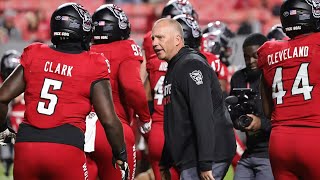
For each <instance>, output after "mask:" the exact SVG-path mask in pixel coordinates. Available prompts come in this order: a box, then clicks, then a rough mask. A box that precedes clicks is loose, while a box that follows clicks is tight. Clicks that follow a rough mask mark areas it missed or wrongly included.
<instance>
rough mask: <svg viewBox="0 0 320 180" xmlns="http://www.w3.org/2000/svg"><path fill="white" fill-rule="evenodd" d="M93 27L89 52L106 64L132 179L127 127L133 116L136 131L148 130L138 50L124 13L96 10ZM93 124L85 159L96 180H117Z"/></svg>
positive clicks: (132, 156) (132, 152)
mask: <svg viewBox="0 0 320 180" xmlns="http://www.w3.org/2000/svg"><path fill="white" fill-rule="evenodd" d="M92 20H93V24H94V27H95V28H94V31H93V40H92V41H93V45H92V47H91V51H93V52H98V53H103V54H104V55H105V57H107V59H108V60H109V62H110V67H111V74H110V80H111V81H110V82H111V86H112V96H113V103H114V105H115V110H116V113H117V115H118V116H119V118H120V121H121V123H122V126H123V129H124V135H125V142H126V148H127V152H128V164H129V167H130V170H131V171H130V174H129V179H130V180H133V179H134V177H135V167H136V159H135V158H136V152H135V135H134V132H133V129H132V127H131V124H132V120H133V118H134V113H136V114H137V115H138V116H139V120H140V121H139V129H140V131H141V133H143V134H146V133H148V132H149V131H150V128H151V123H152V121H151V118H150V114H149V109H148V102H147V98H146V93H145V90H144V88H143V83H142V80H141V77H140V66H141V63H142V61H143V57H142V51H141V48H140V47H139V46H138V45H137V44H136V43H135V42H134V41H133V40H131V39H129V37H130V32H131V28H130V23H129V19H128V17H127V15H126V14H125V12H124V11H123V10H122V9H121V8H120V7H118V6H116V5H114V4H105V5H102V6H100V7H99V8H98V9H97V10H96V11H95V12H94V14H93V15H92ZM107 145H108V140H107V139H106V137H105V135H104V134H103V131H102V128H101V125H100V123H99V122H98V123H97V129H96V139H95V148H94V151H93V152H92V153H90V155H89V157H90V158H91V159H92V160H94V161H95V162H96V164H97V167H98V176H99V179H100V180H107V179H120V178H121V174H120V173H119V171H117V170H116V169H114V167H113V166H112V163H111V162H112V149H111V148H110V147H108V146H107Z"/></svg>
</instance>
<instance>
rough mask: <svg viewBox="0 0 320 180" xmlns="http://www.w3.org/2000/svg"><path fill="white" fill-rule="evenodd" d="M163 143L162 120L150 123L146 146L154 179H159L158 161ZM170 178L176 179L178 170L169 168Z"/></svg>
mask: <svg viewBox="0 0 320 180" xmlns="http://www.w3.org/2000/svg"><path fill="white" fill-rule="evenodd" d="M163 145H164V132H163V122H154V123H152V127H151V131H150V132H149V138H148V148H149V158H150V161H151V166H152V170H153V173H154V177H155V180H161V175H160V169H159V161H160V159H161V155H162V149H163ZM170 172H171V179H172V180H178V179H179V175H178V172H177V171H176V170H175V169H174V168H171V169H170Z"/></svg>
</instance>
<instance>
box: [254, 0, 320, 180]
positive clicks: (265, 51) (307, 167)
mask: <svg viewBox="0 0 320 180" xmlns="http://www.w3.org/2000/svg"><path fill="white" fill-rule="evenodd" d="M318 6H319V2H318V1H311V0H287V1H285V2H283V4H282V5H281V7H280V20H281V24H282V29H283V31H284V32H285V33H286V35H287V36H288V37H289V38H290V40H288V41H268V42H266V43H265V44H264V45H263V46H262V47H261V48H260V49H259V50H258V66H259V68H260V69H261V70H262V71H263V76H262V78H261V88H260V91H261V96H262V100H263V105H264V113H265V115H266V116H267V117H269V118H271V123H272V131H271V136H270V142H269V144H270V147H269V155H270V162H271V166H272V171H273V174H274V178H275V179H280V180H289V179H290V180H298V179H319V177H320V171H318V170H317V167H319V166H320V161H318V159H320V154H319V151H320V144H319V143H317V142H318V136H319V135H320V111H319V110H318V109H317V108H316V107H318V106H319V103H320V96H319V91H320V89H319V88H320V86H319V84H320V79H319V69H320V62H319V56H320V53H319V52H320V46H319V42H318V41H319V38H320V33H317V31H319V19H318V18H319V17H320V16H319V15H320V13H319V11H318V10H317V7H318Z"/></svg>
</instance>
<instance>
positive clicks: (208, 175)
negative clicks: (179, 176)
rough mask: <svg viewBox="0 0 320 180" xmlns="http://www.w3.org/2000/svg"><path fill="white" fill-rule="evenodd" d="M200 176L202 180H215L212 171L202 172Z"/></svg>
mask: <svg viewBox="0 0 320 180" xmlns="http://www.w3.org/2000/svg"><path fill="white" fill-rule="evenodd" d="M200 176H201V180H214V177H213V175H212V171H202V172H201V173H200Z"/></svg>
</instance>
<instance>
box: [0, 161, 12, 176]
mask: <svg viewBox="0 0 320 180" xmlns="http://www.w3.org/2000/svg"><path fill="white" fill-rule="evenodd" d="M0 180H13V177H12V168H11V173H10V176H9V177H7V176H5V175H4V168H3V164H2V163H0Z"/></svg>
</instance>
